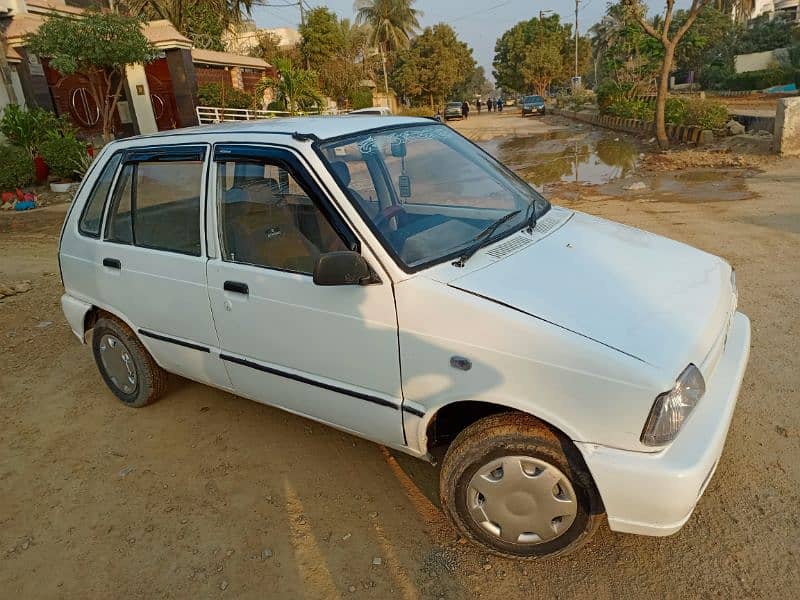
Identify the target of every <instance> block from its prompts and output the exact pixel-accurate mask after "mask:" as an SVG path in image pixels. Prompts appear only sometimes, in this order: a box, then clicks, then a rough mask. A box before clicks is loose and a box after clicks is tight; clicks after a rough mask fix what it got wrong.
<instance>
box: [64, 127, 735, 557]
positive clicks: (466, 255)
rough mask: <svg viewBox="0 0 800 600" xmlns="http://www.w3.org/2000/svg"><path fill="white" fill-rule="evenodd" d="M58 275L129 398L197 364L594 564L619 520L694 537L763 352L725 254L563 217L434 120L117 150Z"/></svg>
mask: <svg viewBox="0 0 800 600" xmlns="http://www.w3.org/2000/svg"><path fill="white" fill-rule="evenodd" d="M59 258H60V264H61V273H62V278H63V282H64V287H65V293H64V295H63V297H62V305H63V309H64V313H65V315H66V318H67V320H68V321H69V323H70V325H71V327H72V329H73V331H74V332H75V334H76V335H77V337H78V339H79V340H81V342H85V341H86V340H87V339H89V338H90V339H91V344H92V349H93V352H94V357H95V360H96V362H97V366H98V368H99V370H100V373H101V374H102V377H103V379H104V380H105V382H106V383H107V384H108V387H109V388H110V389H111V391H112V392H113V393H114V394H116V396H117V397H118V398H119V399H120V400H121V401H122V402H123V403H124V404H126V405H127V406H132V407H140V406H144V405H146V404H149V403H150V402H152V401H154V400H155V399H156V398H158V397H159V396H161V395H162V394H163V393H164V390H165V389H166V387H165V381H166V373H167V372H169V373H177V374H179V375H182V376H183V377H187V378H189V379H193V380H196V381H199V382H203V383H205V384H208V385H211V386H215V387H218V388H220V389H223V390H227V391H230V392H234V393H236V394H239V395H241V396H244V397H247V398H251V399H253V400H255V401H257V402H262V403H265V404H270V405H273V406H277V407H280V408H282V409H285V410H287V411H290V412H292V413H296V414H299V415H303V416H306V417H309V418H312V419H315V420H317V421H321V422H323V423H326V424H328V425H331V426H333V427H337V428H339V429H342V430H345V431H347V432H350V433H352V434H355V435H358V436H362V437H364V438H367V439H370V440H374V441H376V442H378V443H380V444H384V445H386V446H389V447H392V448H396V449H398V450H401V451H403V452H407V453H409V454H412V455H414V456H417V457H419V458H423V459H427V460H430V461H434V462H439V461H440V462H441V482H440V483H441V485H440V493H441V503H442V507H443V509H444V511H445V512H446V514H447V515H448V516H449V518H450V519H451V520H452V522H453V523H454V525H455V526H456V528H457V529H458V530H459V531H460V532H461V534H463V535H464V536H466V537H467V538H469V539H470V540H473V541H475V542H478V543H480V544H482V545H483V546H485V547H486V548H488V549H490V550H492V551H493V552H496V553H498V554H502V555H505V556H514V557H525V558H535V557H542V556H546V555H556V554H563V553H565V552H568V551H571V550H574V549H575V548H577V547H578V546H580V545H581V544H583V543H584V542H585V541H586V540H588V539H589V537H590V535H591V534H592V533H593V532H594V530H595V529H596V528H597V526H598V524H599V523H600V522H601V520H602V519H604V518H607V520H608V524H609V526H610V528H611V529H612V530H614V531H621V532H629V533H638V534H646V535H657V536H660V535H668V534H671V533H673V532H675V531H677V530H678V529H680V528H681V526H682V525H683V524H684V523H685V522H686V521H687V519H688V518H689V516H690V515H691V514H692V511H693V509H694V507H695V504H696V503H697V501H698V499H699V497H700V495H701V494H702V493H703V491H704V490H705V488H706V486H707V485H708V482H709V480H710V478H711V476H712V475H713V473H714V470H715V468H716V466H717V463H718V461H719V458H720V454H721V452H722V448H723V444H724V442H725V437H726V435H727V432H728V426H729V424H730V422H731V417H732V415H733V410H734V406H735V404H736V397H737V394H738V391H739V387H740V384H741V381H742V377H743V375H744V371H745V367H746V364H747V359H748V354H749V347H750V325H749V321H748V319H747V317H745V316H744V315H742V314H741V313H738V312H736V304H737V291H736V285H735V280H734V272H733V270H732V269H731V267H730V265H729V264H728V263H726V262H725V261H724V260H722V259H720V258H717V257H715V256H712V255H710V254H706V253H705V252H701V251H699V250H696V249H694V248H691V247H689V246H686V245H684V244H680V243H677V242H674V241H671V240H668V239H665V238H661V237H658V236H655V235H652V234H649V233H645V232H643V231H639V230H637V229H633V228H630V227H626V226H623V225H619V224H616V223H612V222H609V221H605V220H602V219H598V218H594V217H591V216H588V215H586V214H583V213H580V212H576V211H573V210H567V209H565V208H560V207H557V206H551V205H550V204H549V203H548V202H547V200H545V199H544V198H543V197H542V196H540V195H539V194H538V193H537V192H536V191H534V190H533V189H532V188H531V187H530V186H528V185H527V184H526V183H525V182H524V181H522V180H521V179H519V178H518V177H517V176H515V175H514V174H513V173H512V172H511V171H509V170H508V169H507V168H505V167H504V166H503V165H501V164H500V163H498V162H497V161H496V160H494V159H493V158H492V157H491V156H489V155H488V154H486V153H485V152H483V151H482V150H481V149H480V148H478V147H477V146H475V145H474V144H472V143H471V142H470V141H468V140H466V139H465V138H463V137H461V136H460V135H459V134H458V133H456V132H455V131H453V130H452V129H450V128H449V127H446V126H445V125H442V124H438V123H434V122H432V121H430V120H427V119H411V118H401V117H363V118H360V119H351V118H347V117H335V118H330V117H328V118H325V117H323V118H297V119H282V120H278V119H276V120H274V121H252V122H245V123H235V124H233V123H231V124H222V125H217V126H211V127H202V128H194V129H183V130H178V131H175V132H164V133H160V134H156V135H152V136H147V137H137V138H131V139H126V140H121V141H116V142H112V143H110V144H109V145H107V146H106V147H105V148H104V149H103V151H102V153H101V154H100V156H99V157H98V159H97V160H96V161H95V163H94V165H93V166H92V168H91V169H90V171H89V173H88V174H87V175H86V177H85V179H84V181H83V184H82V186H81V188H80V191H79V192H78V194H77V197H76V200H75V201H74V203H73V206H72V209H71V211H70V213H69V215H68V217H67V219H66V222H65V225H64V229H63V233H62V237H61V244H60V249H59ZM90 332H91V335H90ZM365 485H369V483H368V482H367V483H366V484H365ZM606 516H607V517H606Z"/></svg>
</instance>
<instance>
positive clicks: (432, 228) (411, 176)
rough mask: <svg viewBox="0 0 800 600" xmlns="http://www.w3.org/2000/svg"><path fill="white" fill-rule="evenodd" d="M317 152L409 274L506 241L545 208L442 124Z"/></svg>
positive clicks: (381, 133) (369, 135)
mask: <svg viewBox="0 0 800 600" xmlns="http://www.w3.org/2000/svg"><path fill="white" fill-rule="evenodd" d="M321 150H322V153H323V156H324V157H325V158H326V159H327V161H328V163H329V166H330V169H331V171H332V172H333V174H334V176H335V177H336V179H337V180H338V181H339V183H340V184H341V186H342V188H343V189H344V190H345V192H346V193H347V195H348V196H349V197H350V200H351V201H352V202H353V204H354V205H355V207H356V208H357V209H358V210H359V212H360V213H361V214H362V216H363V217H364V218H365V220H366V221H367V223H368V224H370V226H371V227H372V229H373V231H374V232H375V234H376V235H377V236H378V238H379V239H380V240H381V243H382V244H383V245H384V247H385V248H387V250H389V251H390V252H391V253H392V254H393V256H394V257H395V258H396V259H397V260H398V261H399V262H400V264H401V266H402V267H403V268H404V269H406V270H417V269H420V268H424V267H425V266H428V265H430V264H433V263H436V262H441V261H443V260H445V259H448V258H451V257H456V256H459V255H461V254H463V253H464V252H466V251H468V250H469V249H470V248H472V247H473V245H474V244H476V243H486V242H487V241H489V240H495V239H498V238H499V237H502V236H504V235H508V234H509V233H510V232H511V231H513V230H517V229H519V228H520V227H522V226H523V225H524V224H525V221H526V217H528V218H530V217H531V216H533V218H534V219H535V218H538V217H539V216H541V215H542V214H544V213H545V212H547V210H548V209H549V208H550V204H549V203H548V202H547V200H545V199H544V198H543V197H542V196H541V195H539V194H538V193H537V192H536V191H535V190H534V189H533V188H531V187H530V186H529V185H528V184H526V183H525V182H524V181H522V180H521V179H519V178H518V177H517V176H516V175H514V174H513V173H511V172H510V171H509V170H508V169H506V168H505V167H503V166H502V165H501V164H500V163H498V162H497V161H495V160H494V159H492V158H491V157H490V156H489V155H487V154H486V153H485V152H484V151H483V150H481V149H480V148H478V147H477V146H475V145H474V144H472V143H471V142H469V141H468V140H466V139H465V138H463V137H461V136H460V135H458V134H457V133H455V132H454V131H453V130H452V129H450V128H449V127H447V126H446V125H440V124H431V125H415V126H405V127H394V128H391V129H384V130H378V131H372V132H369V131H367V132H362V133H359V134H356V135H354V136H352V137H349V138H346V139H337V140H334V141H331V142H328V143H324V144H322V145H321ZM529 207H530V208H531V210H529ZM513 211H518V214H516V215H514V217H513V218H509V219H508V220H507V221H505V222H503V223H502V224H501V225H500V226H498V227H497V228H496V229H495V230H493V231H492V234H491V236H490V237H489V238H487V239H480V238H479V236H480V234H481V232H483V231H485V230H486V229H487V227H489V226H490V225H492V224H493V223H494V222H495V221H498V220H499V219H502V218H503V217H504V216H506V215H508V214H509V213H511V212H513ZM478 240H479V241H478Z"/></svg>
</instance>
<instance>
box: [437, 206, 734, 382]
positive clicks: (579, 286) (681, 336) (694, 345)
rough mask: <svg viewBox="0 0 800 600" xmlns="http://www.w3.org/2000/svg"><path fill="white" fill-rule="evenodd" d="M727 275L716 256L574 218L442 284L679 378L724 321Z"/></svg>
mask: <svg viewBox="0 0 800 600" xmlns="http://www.w3.org/2000/svg"><path fill="white" fill-rule="evenodd" d="M515 235H517V236H526V235H527V234H526V233H524V232H520V233H518V234H515ZM534 235H535V233H534ZM528 237H529V239H530V236H528ZM501 243H502V242H501ZM486 250H487V251H488V252H489V253H491V247H490V248H487V249H486ZM495 254H496V253H495ZM730 279H731V268H730V265H728V264H727V263H726V262H725V261H723V260H722V259H720V258H718V257H716V256H713V255H711V254H707V253H705V252H702V251H700V250H697V249H695V248H692V247H690V246H687V245H685V244H681V243H679V242H675V241H673V240H669V239H666V238H663V237H660V236H657V235H653V234H650V233H647V232H644V231H641V230H638V229H634V228H631V227H627V226H624V225H620V224H618V223H613V222H611V221H606V220H603V219H598V218H595V217H591V216H589V215H586V214H582V213H573V214H572V216H571V217H570V218H569V219H568V221H567V222H566V223H565V224H564V225H563V226H561V227H559V228H557V229H556V230H555V231H553V232H552V233H550V234H549V235H546V236H544V237H540V238H539V239H538V240H537V239H536V238H535V237H534V241H533V243H529V244H528V245H526V246H524V247H523V248H522V249H521V250H519V251H516V252H513V253H511V254H509V255H507V256H504V257H502V258H500V259H499V260H496V261H494V262H491V263H490V264H488V266H483V267H479V268H477V269H475V270H473V271H471V272H469V273H466V274H464V275H463V276H460V277H456V278H455V279H452V280H450V281H449V282H448V285H450V286H451V287H454V288H458V289H460V290H463V291H465V292H469V293H471V294H475V295H478V296H481V297H484V298H487V299H489V300H492V301H494V302H498V303H500V304H503V305H506V306H509V307H511V308H514V309H516V310H519V311H522V312H525V313H527V314H530V315H531V316H534V317H536V318H538V319H542V320H544V321H547V322H549V323H552V324H554V325H557V326H559V327H561V328H564V329H567V330H570V331H572V332H574V333H577V334H579V335H581V336H584V337H586V338H590V339H592V340H594V341H596V342H598V343H600V344H604V345H606V346H609V347H611V348H613V349H615V350H618V351H620V352H623V353H625V354H628V355H631V356H633V357H635V358H637V359H639V360H641V361H644V362H646V363H649V364H651V365H653V366H655V367H658V368H659V369H662V368H663V369H666V370H668V372H670V373H674V374H675V375H678V373H679V372H680V371H681V370H682V369H683V368H684V367H686V365H687V364H689V363H690V362H693V363H695V364H696V365H698V366H700V365H701V364H702V363H703V361H704V359H705V357H706V356H707V355H708V353H709V350H710V349H711V347H712V346H713V344H714V342H715V340H716V339H717V338H718V336H719V335H720V332H721V330H722V329H723V328H724V327H725V324H726V323H727V321H728V320H729V318H730V316H731V312H732V304H733V292H732V284H731V281H730Z"/></svg>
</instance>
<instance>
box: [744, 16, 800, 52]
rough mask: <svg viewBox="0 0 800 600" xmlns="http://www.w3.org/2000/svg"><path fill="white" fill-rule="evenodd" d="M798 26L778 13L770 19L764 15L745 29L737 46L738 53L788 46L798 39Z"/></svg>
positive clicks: (764, 50)
mask: <svg viewBox="0 0 800 600" xmlns="http://www.w3.org/2000/svg"><path fill="white" fill-rule="evenodd" d="M797 35H798V29H797V26H796V25H795V24H794V23H793V22H792V21H790V20H788V19H786V18H785V17H782V16H780V15H776V16H775V17H774V18H773V19H770V18H769V16H768V15H763V16H761V17H758V18H756V19H753V21H752V22H751V23H750V26H749V27H748V28H747V29H745V30H744V32H743V33H742V36H741V39H740V40H739V43H738V47H737V50H738V52H737V54H746V53H748V52H766V51H767V50H774V49H776V48H786V47H788V46H791V45H792V42H793V41H794V40H796V39H797Z"/></svg>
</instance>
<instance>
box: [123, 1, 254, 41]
mask: <svg viewBox="0 0 800 600" xmlns="http://www.w3.org/2000/svg"><path fill="white" fill-rule="evenodd" d="M120 4H123V5H124V6H125V7H126V8H127V9H128V11H129V12H130V14H132V15H143V16H144V17H145V18H146V19H166V20H167V21H169V22H170V23H172V24H173V25H174V26H175V29H177V30H178V31H180V32H181V33H182V34H183V35H185V36H187V37H191V34H192V32H191V31H190V28H191V27H190V24H191V18H192V14H193V13H194V12H196V11H198V10H207V11H209V13H210V14H214V15H219V17H220V19H221V23H222V25H224V26H226V27H227V26H228V25H230V24H232V23H239V22H241V20H242V18H243V17H245V16H249V15H250V13H251V11H252V10H253V6H254V5H255V4H256V0H124V1H123V2H121V3H120Z"/></svg>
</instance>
